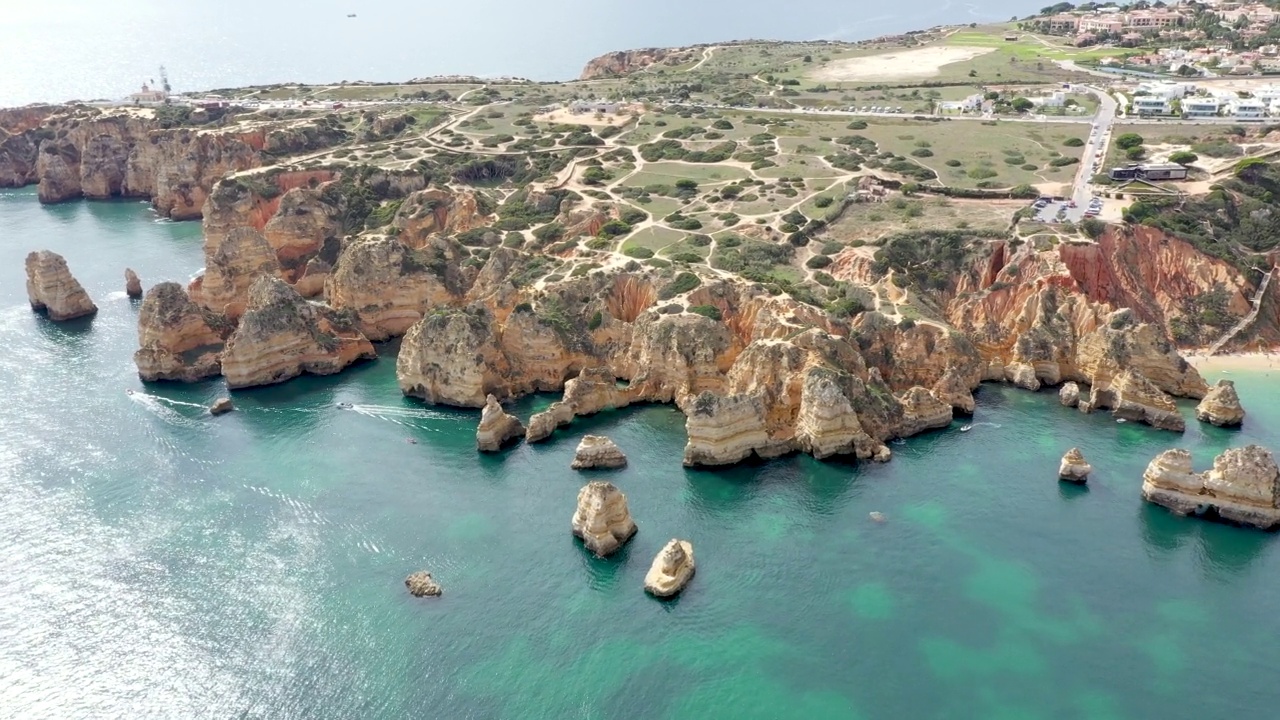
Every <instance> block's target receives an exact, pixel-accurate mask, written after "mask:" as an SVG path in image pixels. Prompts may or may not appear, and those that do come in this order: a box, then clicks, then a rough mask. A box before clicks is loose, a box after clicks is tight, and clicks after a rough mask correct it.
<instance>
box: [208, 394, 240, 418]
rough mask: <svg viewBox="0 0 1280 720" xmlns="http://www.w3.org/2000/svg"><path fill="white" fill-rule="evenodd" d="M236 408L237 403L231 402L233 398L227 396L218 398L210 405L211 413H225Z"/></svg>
mask: <svg viewBox="0 0 1280 720" xmlns="http://www.w3.org/2000/svg"><path fill="white" fill-rule="evenodd" d="M235 409H236V406H235V403H232V402H231V398H226V397H224V398H218V399H217V400H215V401H214V402H213V404H212V405H210V406H209V414H210V415H225V414H227V413H229V412H231V411H232V410H235Z"/></svg>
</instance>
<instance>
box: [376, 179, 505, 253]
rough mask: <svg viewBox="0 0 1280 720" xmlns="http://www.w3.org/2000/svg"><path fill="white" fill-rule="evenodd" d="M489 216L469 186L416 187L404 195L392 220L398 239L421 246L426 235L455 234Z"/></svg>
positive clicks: (488, 221)
mask: <svg viewBox="0 0 1280 720" xmlns="http://www.w3.org/2000/svg"><path fill="white" fill-rule="evenodd" d="M492 220H493V218H492V217H491V216H488V215H485V214H484V213H482V212H481V211H480V207H479V203H478V202H477V200H476V195H475V193H473V192H471V191H469V190H461V191H458V192H450V191H448V190H439V189H434V188H433V189H431V190H419V191H418V192H415V193H411V194H410V195H409V197H407V198H405V200H404V203H402V204H401V205H400V209H399V211H397V213H396V217H395V220H394V221H393V224H394V225H395V226H396V227H398V228H400V235H399V238H400V241H401V242H403V243H404V244H406V245H408V246H410V247H413V248H421V247H423V246H424V245H425V244H426V241H427V238H429V237H431V236H433V235H440V234H455V233H461V232H466V231H468V230H471V229H474V228H477V227H483V226H485V225H488V224H489V223H490V222H491V221H492Z"/></svg>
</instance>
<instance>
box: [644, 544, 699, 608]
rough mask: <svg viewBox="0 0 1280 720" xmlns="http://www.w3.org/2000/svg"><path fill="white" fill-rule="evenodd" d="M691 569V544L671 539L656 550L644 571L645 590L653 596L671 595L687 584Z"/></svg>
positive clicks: (690, 577)
mask: <svg viewBox="0 0 1280 720" xmlns="http://www.w3.org/2000/svg"><path fill="white" fill-rule="evenodd" d="M693 571H694V562H693V544H692V543H690V542H689V541H688V540H675V539H673V540H671V541H670V542H668V543H667V544H666V545H665V546H664V547H663V548H662V550H660V551H659V552H658V556H657V557H655V558H654V559H653V564H652V565H650V566H649V572H648V573H645V576H644V589H645V592H647V593H649V594H650V595H653V596H654V597H671V596H672V595H675V594H676V593H679V592H680V591H681V590H683V589H684V586H685V585H688V584H689V580H690V579H692V578H693Z"/></svg>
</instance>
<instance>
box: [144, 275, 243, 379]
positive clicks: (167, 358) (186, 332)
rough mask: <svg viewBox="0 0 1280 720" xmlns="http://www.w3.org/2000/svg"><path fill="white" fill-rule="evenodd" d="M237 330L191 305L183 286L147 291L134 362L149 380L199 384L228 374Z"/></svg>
mask: <svg viewBox="0 0 1280 720" xmlns="http://www.w3.org/2000/svg"><path fill="white" fill-rule="evenodd" d="M230 331H231V325H230V323H228V322H227V320H226V318H223V317H219V316H217V315H216V314H214V313H212V312H210V311H208V310H205V309H204V308H202V307H200V306H199V305H197V304H195V303H194V302H192V301H191V299H190V298H189V297H187V293H186V291H185V290H183V289H182V286H181V285H179V284H178V283H175V282H162V283H159V284H158V285H155V286H153V287H152V288H151V289H150V290H148V291H147V294H146V297H145V298H144V299H143V300H142V307H141V309H140V310H139V311H138V345H139V347H138V351H137V352H135V353H134V354H133V362H134V364H135V365H137V366H138V376H139V377H141V378H142V379H143V380H147V381H155V380H176V381H181V382H196V381H198V380H202V379H204V378H208V377H214V376H216V375H219V374H221V372H222V350H223V348H224V346H225V342H226V338H227V335H228V334H230Z"/></svg>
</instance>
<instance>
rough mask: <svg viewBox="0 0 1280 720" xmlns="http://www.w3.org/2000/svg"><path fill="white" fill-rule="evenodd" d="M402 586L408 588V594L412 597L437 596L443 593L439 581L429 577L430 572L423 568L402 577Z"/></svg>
mask: <svg viewBox="0 0 1280 720" xmlns="http://www.w3.org/2000/svg"><path fill="white" fill-rule="evenodd" d="M404 586H405V587H406V588H408V589H409V594H410V595H412V596H414V597H439V596H440V595H442V594H444V588H442V587H440V583H438V582H436V581H435V579H434V578H432V577H431V573H429V572H426V571H425V570H421V571H418V572H416V573H413V574H412V575H410V576H409V577H407V578H405V579H404Z"/></svg>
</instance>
